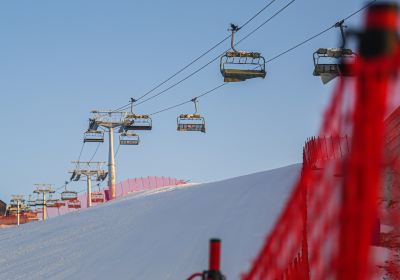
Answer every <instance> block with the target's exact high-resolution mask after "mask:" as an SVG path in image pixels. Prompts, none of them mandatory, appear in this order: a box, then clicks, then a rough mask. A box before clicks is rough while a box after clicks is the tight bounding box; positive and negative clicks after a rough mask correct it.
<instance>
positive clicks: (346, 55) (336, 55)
mask: <svg viewBox="0 0 400 280" xmlns="http://www.w3.org/2000/svg"><path fill="white" fill-rule="evenodd" d="M343 23H344V21H343V20H342V21H340V22H337V23H336V24H335V27H338V28H340V33H341V35H342V46H341V47H340V48H319V49H318V50H317V51H316V52H314V54H313V60H314V71H313V75H314V76H319V77H321V80H322V83H323V84H327V83H329V82H330V81H331V80H333V79H335V78H336V77H338V76H346V77H350V76H353V73H351V72H350V71H348V70H347V69H346V67H345V64H344V62H345V61H348V60H354V59H355V58H356V54H355V53H354V52H353V51H352V50H351V49H346V48H345V45H346V37H345V34H344V27H346V26H344V25H343ZM321 61H322V63H321Z"/></svg>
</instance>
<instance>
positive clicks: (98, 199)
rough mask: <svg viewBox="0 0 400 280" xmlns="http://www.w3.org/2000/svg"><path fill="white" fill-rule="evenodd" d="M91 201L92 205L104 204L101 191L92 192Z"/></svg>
mask: <svg viewBox="0 0 400 280" xmlns="http://www.w3.org/2000/svg"><path fill="white" fill-rule="evenodd" d="M91 199H92V202H93V203H103V202H104V194H103V193H102V192H101V191H98V192H92V193H91Z"/></svg>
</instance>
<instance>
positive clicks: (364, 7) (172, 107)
mask: <svg viewBox="0 0 400 280" xmlns="http://www.w3.org/2000/svg"><path fill="white" fill-rule="evenodd" d="M294 1H295V0H292V1H291V2H289V3H288V4H287V5H286V6H285V7H283V8H282V9H281V10H279V11H278V12H277V13H280V12H282V11H283V10H284V9H286V8H287V7H288V6H289V5H290V4H292V3H293V2H294ZM376 1H377V0H372V1H371V2H369V3H368V4H366V5H365V6H363V7H362V8H360V9H358V10H357V11H355V12H353V13H352V14H350V15H349V16H347V17H345V18H344V19H343V20H348V19H349V18H351V17H353V16H355V15H356V14H358V13H360V12H361V11H363V10H364V9H366V8H368V7H369V6H371V5H372V4H374V3H375V2H376ZM274 16H275V15H273V16H272V17H274ZM270 19H272V18H270ZM270 19H268V20H266V21H265V22H263V23H262V24H261V25H260V26H258V27H257V28H256V29H255V31H256V30H258V29H259V28H261V27H262V25H264V24H266V23H267V22H268V21H269V20H270ZM335 24H336V23H335ZM335 24H333V25H332V26H330V27H328V28H326V29H324V30H322V31H321V32H319V33H317V34H315V35H313V36H311V37H310V38H308V39H306V40H304V41H302V42H301V43H299V44H297V45H295V46H293V47H291V48H289V49H287V50H286V51H284V52H282V53H280V54H278V55H276V56H274V57H273V58H270V59H269V60H267V61H266V62H271V61H273V60H276V59H278V58H279V57H281V56H283V55H285V54H287V53H289V52H291V51H293V50H294V49H297V48H298V47H300V46H302V45H304V44H306V43H308V42H309V41H311V40H313V39H315V38H317V37H319V36H321V35H322V34H324V33H326V32H328V31H329V30H331V29H333V28H335ZM255 31H254V32H255ZM254 32H253V31H252V32H250V33H249V34H248V35H246V36H245V37H244V38H243V39H242V40H244V39H245V38H247V37H248V36H250V35H251V34H253V33H254ZM242 40H240V41H238V43H240V42H241V41H242ZM226 84H227V83H223V84H220V85H219V86H216V87H214V88H213V89H211V90H209V91H206V92H205V93H203V94H200V95H199V96H197V97H196V98H201V97H203V96H205V95H207V94H209V93H211V92H214V91H216V90H217V89H219V88H221V87H223V86H224V85H226ZM191 101H192V99H190V100H187V101H185V102H182V103H179V104H176V105H173V106H170V107H167V108H165V109H161V110H159V111H157V112H154V113H152V114H149V115H150V116H152V115H156V114H159V113H162V112H165V111H169V110H172V109H174V108H177V107H180V106H183V105H185V104H187V103H189V102H191Z"/></svg>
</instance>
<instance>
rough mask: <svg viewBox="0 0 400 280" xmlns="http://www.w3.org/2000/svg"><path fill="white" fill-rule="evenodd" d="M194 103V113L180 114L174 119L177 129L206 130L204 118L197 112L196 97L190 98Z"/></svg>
mask: <svg viewBox="0 0 400 280" xmlns="http://www.w3.org/2000/svg"><path fill="white" fill-rule="evenodd" d="M191 101H192V102H193V103H194V108H195V112H194V114H181V115H179V116H178V118H177V119H176V121H177V131H201V132H203V133H205V132H206V123H205V120H204V118H203V117H202V116H201V115H199V114H198V112H197V103H198V101H197V97H196V98H193V99H192V100H191Z"/></svg>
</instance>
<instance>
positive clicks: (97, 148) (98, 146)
mask: <svg viewBox="0 0 400 280" xmlns="http://www.w3.org/2000/svg"><path fill="white" fill-rule="evenodd" d="M100 144H101V143H97V147H96V150H95V151H94V153H93V155H92V157H91V158H90V160H89V162H92V160H93V159H94V157H95V156H96V154H97V151H98V150H99V148H100Z"/></svg>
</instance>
